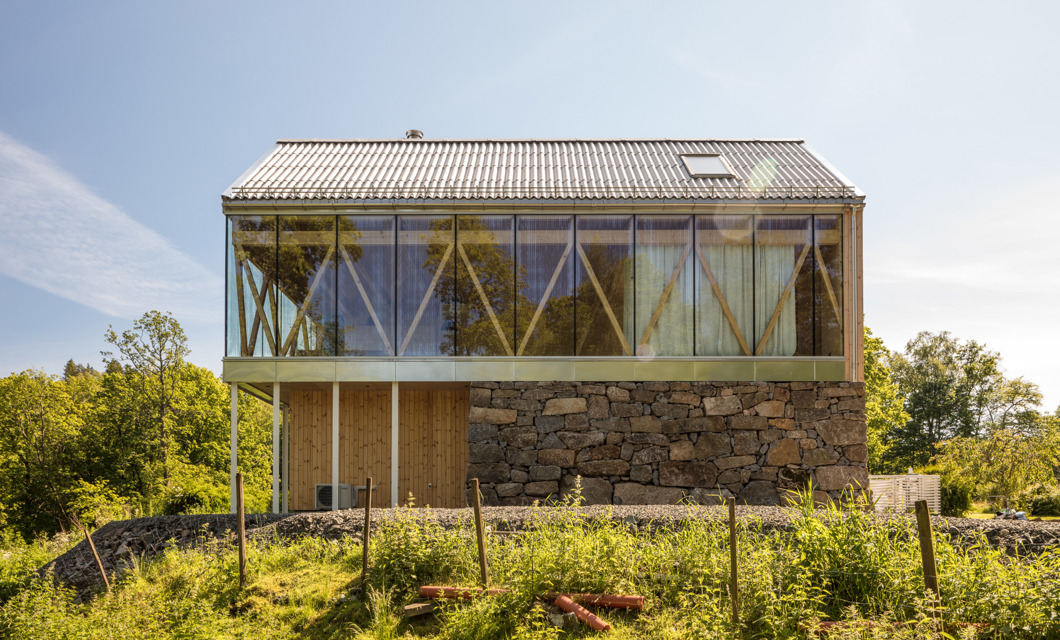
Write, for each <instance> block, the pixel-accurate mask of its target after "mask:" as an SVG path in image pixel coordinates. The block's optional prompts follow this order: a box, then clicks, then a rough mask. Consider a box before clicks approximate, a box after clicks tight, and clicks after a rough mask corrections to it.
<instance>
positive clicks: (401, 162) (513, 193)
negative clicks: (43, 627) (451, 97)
mask: <svg viewBox="0 0 1060 640" xmlns="http://www.w3.org/2000/svg"><path fill="white" fill-rule="evenodd" d="M711 153H717V154H721V155H722V156H723V157H724V158H725V159H726V160H727V161H728V163H729V165H730V166H731V167H732V168H733V170H734V172H735V173H736V177H735V178H693V177H691V176H690V175H689V173H688V170H687V169H686V167H685V164H684V162H683V161H682V160H681V156H682V154H711ZM223 195H224V197H225V198H229V199H232V200H427V201H431V200H438V201H452V200H535V201H536V200H557V199H563V200H567V199H572V200H602V201H606V200H631V199H632V200H639V199H649V200H650V199H665V200H669V199H677V200H684V199H690V200H691V199H694V200H704V199H706V200H743V199H767V200H814V201H821V200H835V199H861V198H863V197H864V194H862V193H861V192H860V191H859V190H858V189H857V188H856V187H855V186H854V185H853V184H852V183H850V181H849V180H847V179H846V178H845V177H843V175H842V174H840V173H839V172H838V171H836V170H835V169H834V168H832V167H831V165H829V164H828V162H827V161H825V160H824V159H823V158H821V157H820V156H819V155H817V154H816V153H815V152H814V151H813V150H812V149H810V148H809V147H808V146H807V145H806V144H805V143H804V142H803V141H802V140H669V139H667V140H432V139H419V140H409V139H397V140H280V141H278V142H277V143H276V145H275V146H274V147H273V149H272V150H271V151H270V152H269V153H268V154H266V155H265V157H263V158H262V159H261V160H260V161H259V162H258V163H257V164H256V165H255V166H253V167H251V168H250V170H248V171H247V172H246V173H245V174H244V175H243V176H241V177H240V179H239V180H237V181H236V182H235V183H234V184H233V185H232V186H231V187H229V189H228V190H227V191H225V193H224V194H223Z"/></svg>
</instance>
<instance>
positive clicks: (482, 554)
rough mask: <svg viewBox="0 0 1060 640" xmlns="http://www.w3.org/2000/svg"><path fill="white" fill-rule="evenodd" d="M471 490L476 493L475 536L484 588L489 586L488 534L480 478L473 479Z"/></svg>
mask: <svg viewBox="0 0 1060 640" xmlns="http://www.w3.org/2000/svg"><path fill="white" fill-rule="evenodd" d="M471 491H472V493H474V494H475V501H474V503H473V504H474V505H475V537H476V538H477V539H478V566H479V571H480V574H481V575H480V577H481V580H482V588H483V589H485V588H486V587H488V586H489V581H490V577H489V571H488V570H487V568H486V536H485V534H484V533H483V531H482V504H481V500H480V499H479V491H478V478H472V479H471Z"/></svg>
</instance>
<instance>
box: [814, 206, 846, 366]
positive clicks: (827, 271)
mask: <svg viewBox="0 0 1060 640" xmlns="http://www.w3.org/2000/svg"><path fill="white" fill-rule="evenodd" d="M813 238H814V263H813V264H814V280H813V286H814V296H813V299H814V316H815V319H816V322H815V327H816V333H815V341H814V355H817V356H841V355H843V219H842V217H841V216H814V236H813Z"/></svg>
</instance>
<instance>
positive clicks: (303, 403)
mask: <svg viewBox="0 0 1060 640" xmlns="http://www.w3.org/2000/svg"><path fill="white" fill-rule="evenodd" d="M399 400H400V405H399V406H400V417H399V436H398V437H399V441H398V442H399V447H400V451H401V453H400V465H401V466H400V470H399V477H398V494H399V497H400V500H399V501H400V503H401V504H405V502H406V499H407V496H408V494H409V492H410V491H411V492H412V493H413V495H414V496H415V497H416V504H417V505H418V506H427V505H430V506H432V507H463V506H465V504H464V484H465V474H466V473H467V460H468V447H467V425H468V408H469V391H468V387H467V386H466V385H459V386H455V387H453V386H450V387H446V388H417V389H402V390H401V395H400V398H399ZM288 401H289V404H290V429H291V439H290V479H291V485H290V486H291V495H290V508H291V510H292V511H311V510H313V509H314V508H315V506H316V501H315V499H314V495H313V491H314V488H315V486H316V485H317V484H319V483H329V482H331V406H332V405H331V392H330V391H326V390H316V389H305V390H303V389H292V390H291V391H290V392H289V400H288ZM390 410H391V407H390V390H389V389H341V390H340V392H339V482H340V483H343V484H352V485H354V486H357V485H360V484H363V483H364V479H365V477H367V476H371V477H372V478H373V479H374V480H375V484H376V490H375V491H374V493H373V497H372V502H373V504H374V505H376V506H380V507H385V506H390V502H391V495H390V493H391V491H390V489H391V487H390V436H391V427H390V415H391V414H390ZM362 496H363V494H362ZM359 499H361V500H363V497H361V496H359Z"/></svg>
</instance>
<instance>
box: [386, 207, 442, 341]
mask: <svg viewBox="0 0 1060 640" xmlns="http://www.w3.org/2000/svg"><path fill="white" fill-rule="evenodd" d="M455 253H456V252H455V251H454V242H453V216H400V217H398V247H397V254H398V255H397V261H398V280H397V282H398V288H397V301H398V304H397V314H398V332H397V336H396V338H397V341H398V350H397V352H398V355H399V356H450V355H453V347H454V341H455V335H454V322H453V304H452V300H453V289H454V284H455V283H456V260H455V259H454V258H456V255H455Z"/></svg>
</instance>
